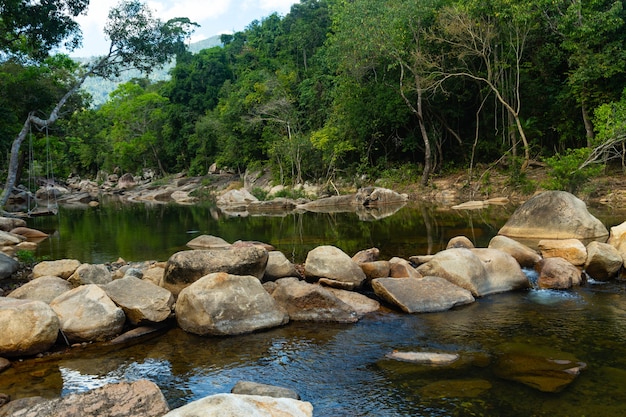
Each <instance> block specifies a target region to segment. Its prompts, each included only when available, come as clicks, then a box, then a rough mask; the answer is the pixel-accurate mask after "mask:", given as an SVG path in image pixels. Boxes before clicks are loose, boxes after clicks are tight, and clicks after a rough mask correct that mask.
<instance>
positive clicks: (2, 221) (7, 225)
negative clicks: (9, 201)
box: [0, 216, 26, 232]
mask: <svg viewBox="0 0 626 417" xmlns="http://www.w3.org/2000/svg"><path fill="white" fill-rule="evenodd" d="M16 227H26V220H24V219H17V218H14V217H4V216H0V230H2V231H3V232H8V231H10V230H12V229H15V228H16Z"/></svg>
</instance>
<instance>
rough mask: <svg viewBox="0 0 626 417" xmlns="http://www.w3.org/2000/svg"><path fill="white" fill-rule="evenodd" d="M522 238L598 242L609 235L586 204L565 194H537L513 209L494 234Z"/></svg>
mask: <svg viewBox="0 0 626 417" xmlns="http://www.w3.org/2000/svg"><path fill="white" fill-rule="evenodd" d="M498 234H500V235H504V236H509V237H512V238H522V239H569V238H573V239H581V240H586V239H598V238H605V237H607V236H608V235H609V232H608V230H607V229H606V227H605V226H604V224H602V222H601V221H600V220H598V219H597V218H595V217H594V216H592V215H591V214H590V213H589V211H588V210H587V205H586V204H585V203H584V202H583V201H582V200H580V199H578V198H577V197H576V196H574V195H573V194H570V193H567V192H565V191H546V192H543V193H541V194H538V195H536V196H534V197H532V198H531V199H529V200H528V201H526V202H525V203H524V204H522V205H521V206H520V207H518V208H517V210H515V212H514V213H513V215H512V216H511V217H510V218H509V220H508V221H507V222H506V224H505V225H504V226H503V227H502V228H501V229H500V231H499V232H498Z"/></svg>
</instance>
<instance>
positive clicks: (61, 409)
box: [15, 379, 169, 417]
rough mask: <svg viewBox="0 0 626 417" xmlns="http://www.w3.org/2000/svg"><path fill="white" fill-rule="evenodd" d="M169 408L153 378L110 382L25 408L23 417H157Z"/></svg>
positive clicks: (20, 412) (22, 411) (21, 414)
mask: <svg viewBox="0 0 626 417" xmlns="http://www.w3.org/2000/svg"><path fill="white" fill-rule="evenodd" d="M168 411H169V407H168V405H167V402H166V401H165V397H164V396H163V393H161V390H160V389H159V387H158V386H157V385H156V384H155V383H154V382H151V381H148V380H145V379H140V380H138V381H135V382H119V383H117V384H109V385H105V386H103V387H100V388H96V389H94V390H91V391H87V392H81V393H78V394H70V395H67V396H65V397H62V398H57V399H53V400H46V401H43V402H40V403H38V404H35V405H33V406H30V407H27V408H22V409H21V410H20V411H19V414H15V415H19V416H20V417H155V416H162V415H163V414H165V413H167V412H168Z"/></svg>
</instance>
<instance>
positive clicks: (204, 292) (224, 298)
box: [176, 272, 289, 336]
mask: <svg viewBox="0 0 626 417" xmlns="http://www.w3.org/2000/svg"><path fill="white" fill-rule="evenodd" d="M176 319H177V321H178V324H179V326H180V327H181V328H182V329H183V330H185V331H187V332H190V333H195V334H198V335H217V336H222V335H235V334H242V333H249V332H253V331H255V330H261V329H267V328H271V327H276V326H281V325H283V324H286V323H287V322H288V321H289V315H288V314H287V313H286V312H285V311H284V310H282V309H281V308H280V307H279V305H278V304H277V303H276V301H274V299H273V298H272V296H271V295H269V294H268V293H267V291H265V289H264V288H263V286H262V285H261V282H260V281H259V280H258V278H256V277H253V276H250V275H248V276H239V275H229V274H227V273H223V272H222V273H213V274H209V275H206V276H204V277H202V278H200V279H199V280H197V281H196V282H194V283H193V284H191V285H189V286H188V287H186V288H184V289H183V290H182V291H181V292H180V294H179V296H178V301H177V302H176Z"/></svg>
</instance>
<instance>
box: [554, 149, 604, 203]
mask: <svg viewBox="0 0 626 417" xmlns="http://www.w3.org/2000/svg"><path fill="white" fill-rule="evenodd" d="M589 153H590V149H589V148H579V149H567V150H566V151H565V153H564V154H563V155H560V154H556V155H554V156H552V157H550V158H546V159H545V162H546V164H548V167H549V171H548V175H549V179H548V180H547V181H546V182H545V183H544V184H543V186H544V187H545V188H547V189H549V190H563V191H569V192H570V193H576V192H577V191H579V190H580V189H581V187H582V186H583V185H584V184H585V183H586V182H588V181H589V179H590V178H592V177H594V176H596V175H598V174H600V173H601V172H602V170H603V169H604V165H603V164H595V165H594V164H591V165H587V166H586V167H584V168H580V166H581V165H582V163H583V162H585V161H586V160H587V158H588V157H589Z"/></svg>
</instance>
